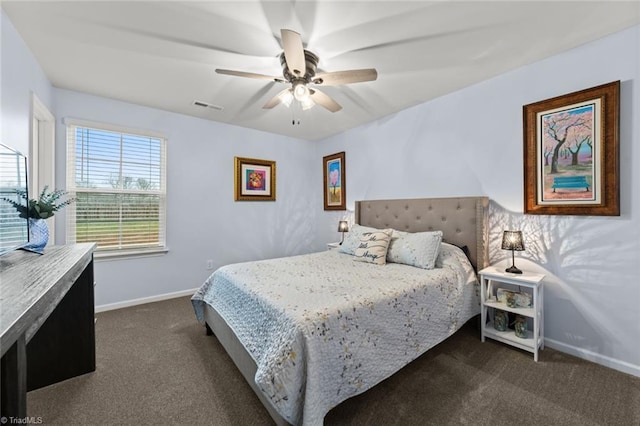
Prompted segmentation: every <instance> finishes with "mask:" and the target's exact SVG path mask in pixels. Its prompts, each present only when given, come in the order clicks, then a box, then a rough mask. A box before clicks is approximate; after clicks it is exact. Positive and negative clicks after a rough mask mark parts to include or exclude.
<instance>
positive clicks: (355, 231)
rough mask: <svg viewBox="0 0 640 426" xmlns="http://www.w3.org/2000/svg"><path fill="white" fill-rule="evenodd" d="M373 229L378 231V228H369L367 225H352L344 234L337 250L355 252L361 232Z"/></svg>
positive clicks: (348, 252)
mask: <svg viewBox="0 0 640 426" xmlns="http://www.w3.org/2000/svg"><path fill="white" fill-rule="evenodd" d="M373 231H379V229H377V228H370V227H368V226H361V225H358V224H355V225H353V226H352V227H351V229H350V230H349V232H347V233H346V234H345V236H344V241H343V242H342V245H340V248H339V249H338V251H339V252H341V253H346V254H350V255H354V254H355V253H356V249H357V248H358V246H359V245H360V239H361V238H362V234H364V233H365V232H373Z"/></svg>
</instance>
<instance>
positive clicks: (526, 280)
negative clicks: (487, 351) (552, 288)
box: [479, 266, 544, 362]
mask: <svg viewBox="0 0 640 426" xmlns="http://www.w3.org/2000/svg"><path fill="white" fill-rule="evenodd" d="M479 275H480V303H481V309H480V312H481V314H480V316H481V322H480V324H481V327H480V328H481V339H482V341H483V342H484V341H485V338H486V337H489V338H491V339H494V340H498V341H500V342H502V343H506V344H507V345H511V346H515V347H517V348H520V349H522V350H525V351H529V352H532V353H533V359H534V361H536V362H537V361H538V350H539V349H544V287H543V283H542V279H543V278H544V274H536V273H532V272H527V271H523V273H522V274H512V273H509V272H505V271H504V269H502V268H498V267H495V266H490V267H488V268H485V269H483V270H481V271H480V272H479ZM500 283H502V284H506V285H503V286H502V288H504V289H505V290H510V291H514V292H519V293H522V292H526V293H528V294H529V295H530V296H531V307H510V306H508V305H507V303H505V302H504V301H502V302H499V301H498V299H497V297H496V295H497V291H498V288H500V286H499V284H500ZM513 286H516V287H518V289H513ZM497 310H500V311H503V312H512V313H514V314H516V315H519V316H521V317H524V318H525V319H526V321H527V336H526V337H518V336H516V333H515V332H514V330H511V329H509V328H507V329H506V330H505V331H499V330H496V329H495V327H494V320H495V314H496V311H497ZM529 324H531V325H532V326H529Z"/></svg>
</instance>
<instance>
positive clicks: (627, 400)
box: [27, 297, 640, 426]
mask: <svg viewBox="0 0 640 426" xmlns="http://www.w3.org/2000/svg"><path fill="white" fill-rule="evenodd" d="M97 318H98V322H97V324H96V339H97V341H96V351H97V369H96V371H95V372H94V373H90V374H87V375H84V376H81V377H77V378H74V379H71V380H67V381H65V382H62V383H58V384H55V385H52V386H49V387H46V388H43V389H39V390H36V391H33V392H29V394H28V399H27V403H28V415H29V416H33V417H40V418H41V419H42V421H43V424H47V425H49V424H55V425H134V424H152V425H157V424H176V425H178V424H180V425H182V424H193V425H222V426H224V425H265V424H266V425H268V424H270V423H271V419H270V417H269V415H268V414H267V412H266V410H265V409H264V408H263V407H262V405H261V404H260V402H259V401H258V398H257V397H256V396H255V395H254V394H253V391H252V390H251V388H250V387H249V385H248V384H247V383H246V382H245V381H244V379H243V377H242V376H241V374H240V373H239V372H238V371H237V370H236V368H235V365H234V364H233V361H231V359H230V358H229V357H228V356H227V355H226V353H225V351H224V349H223V348H222V347H221V346H220V344H219V343H218V341H217V340H216V339H215V338H214V337H210V336H209V337H207V336H205V333H204V329H203V328H202V327H201V326H200V325H199V324H198V323H197V322H196V319H195V316H194V314H193V310H192V308H191V303H190V302H189V298H186V297H184V298H178V299H173V300H168V301H163V302H157V303H150V304H147V305H141V306H136V307H132V308H126V309H121V310H117V311H110V312H104V313H100V314H98V315H97ZM325 424H327V425H492V426H497V425H563V426H564V425H576V426H577V425H580V426H583V425H621V426H627V425H640V378H637V377H633V376H630V375H627V374H623V373H620V372H617V371H614V370H611V369H608V368H605V367H602V366H599V365H597V364H593V363H590V362H587V361H583V360H580V359H577V358H574V357H572V356H569V355H565V354H563V353H560V352H557V351H554V350H552V349H549V348H547V349H545V350H544V351H542V352H541V355H540V361H539V362H538V363H535V362H534V361H533V357H532V355H531V354H529V353H527V352H522V351H519V350H517V349H514V348H511V347H508V346H504V345H502V344H500V343H497V342H493V341H487V342H486V343H481V342H480V338H479V333H478V331H477V329H476V328H475V326H474V324H472V323H469V324H467V325H465V326H464V327H463V328H462V329H461V330H460V331H459V332H457V333H456V334H455V335H454V336H453V337H451V338H450V339H448V340H447V341H445V342H443V343H442V344H440V345H438V346H437V347H436V348H434V349H432V350H431V351H429V352H427V353H426V354H425V355H423V356H422V357H421V358H419V359H418V360H416V361H414V362H413V363H411V364H409V365H408V366H407V367H405V368H404V369H403V370H402V371H400V372H399V373H397V374H395V375H394V376H392V377H391V378H389V379H387V380H386V381H384V382H382V383H381V384H379V385H378V386H376V387H374V388H373V389H370V390H369V391H367V392H365V393H364V394H362V395H359V396H357V397H355V398H352V399H350V400H348V401H346V402H345V403H343V404H341V405H339V406H338V407H336V408H335V409H333V410H332V411H331V412H330V413H329V414H328V415H327V417H326V419H325Z"/></svg>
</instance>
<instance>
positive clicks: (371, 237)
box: [353, 229, 393, 265]
mask: <svg viewBox="0 0 640 426" xmlns="http://www.w3.org/2000/svg"><path fill="white" fill-rule="evenodd" d="M392 232H393V231H392V230H391V229H377V230H375V231H369V232H365V233H363V234H362V238H361V239H360V245H359V246H358V248H357V249H356V251H355V253H354V256H355V257H354V259H353V260H357V261H360V262H369V263H375V264H377V265H384V264H385V263H387V248H388V247H389V241H391V233H392Z"/></svg>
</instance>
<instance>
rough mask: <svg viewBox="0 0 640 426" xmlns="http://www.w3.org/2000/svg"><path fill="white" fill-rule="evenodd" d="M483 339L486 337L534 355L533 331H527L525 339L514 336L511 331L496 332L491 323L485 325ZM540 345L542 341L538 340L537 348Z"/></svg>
mask: <svg viewBox="0 0 640 426" xmlns="http://www.w3.org/2000/svg"><path fill="white" fill-rule="evenodd" d="M484 337H488V338H490V339H493V340H497V341H499V342H502V343H506V344H508V345H511V346H515V347H517V348H520V349H522V350H525V351H528V352H531V353H535V351H536V344H535V340H534V338H533V331H531V330H527V337H526V338H522V337H518V336H516V333H515V332H514V331H513V330H506V331H498V330H496V329H495V328H493V322H489V323H487V325H486V327H485V329H484ZM541 345H542V339H540V338H539V339H538V345H537V346H538V347H540V346H541Z"/></svg>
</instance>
